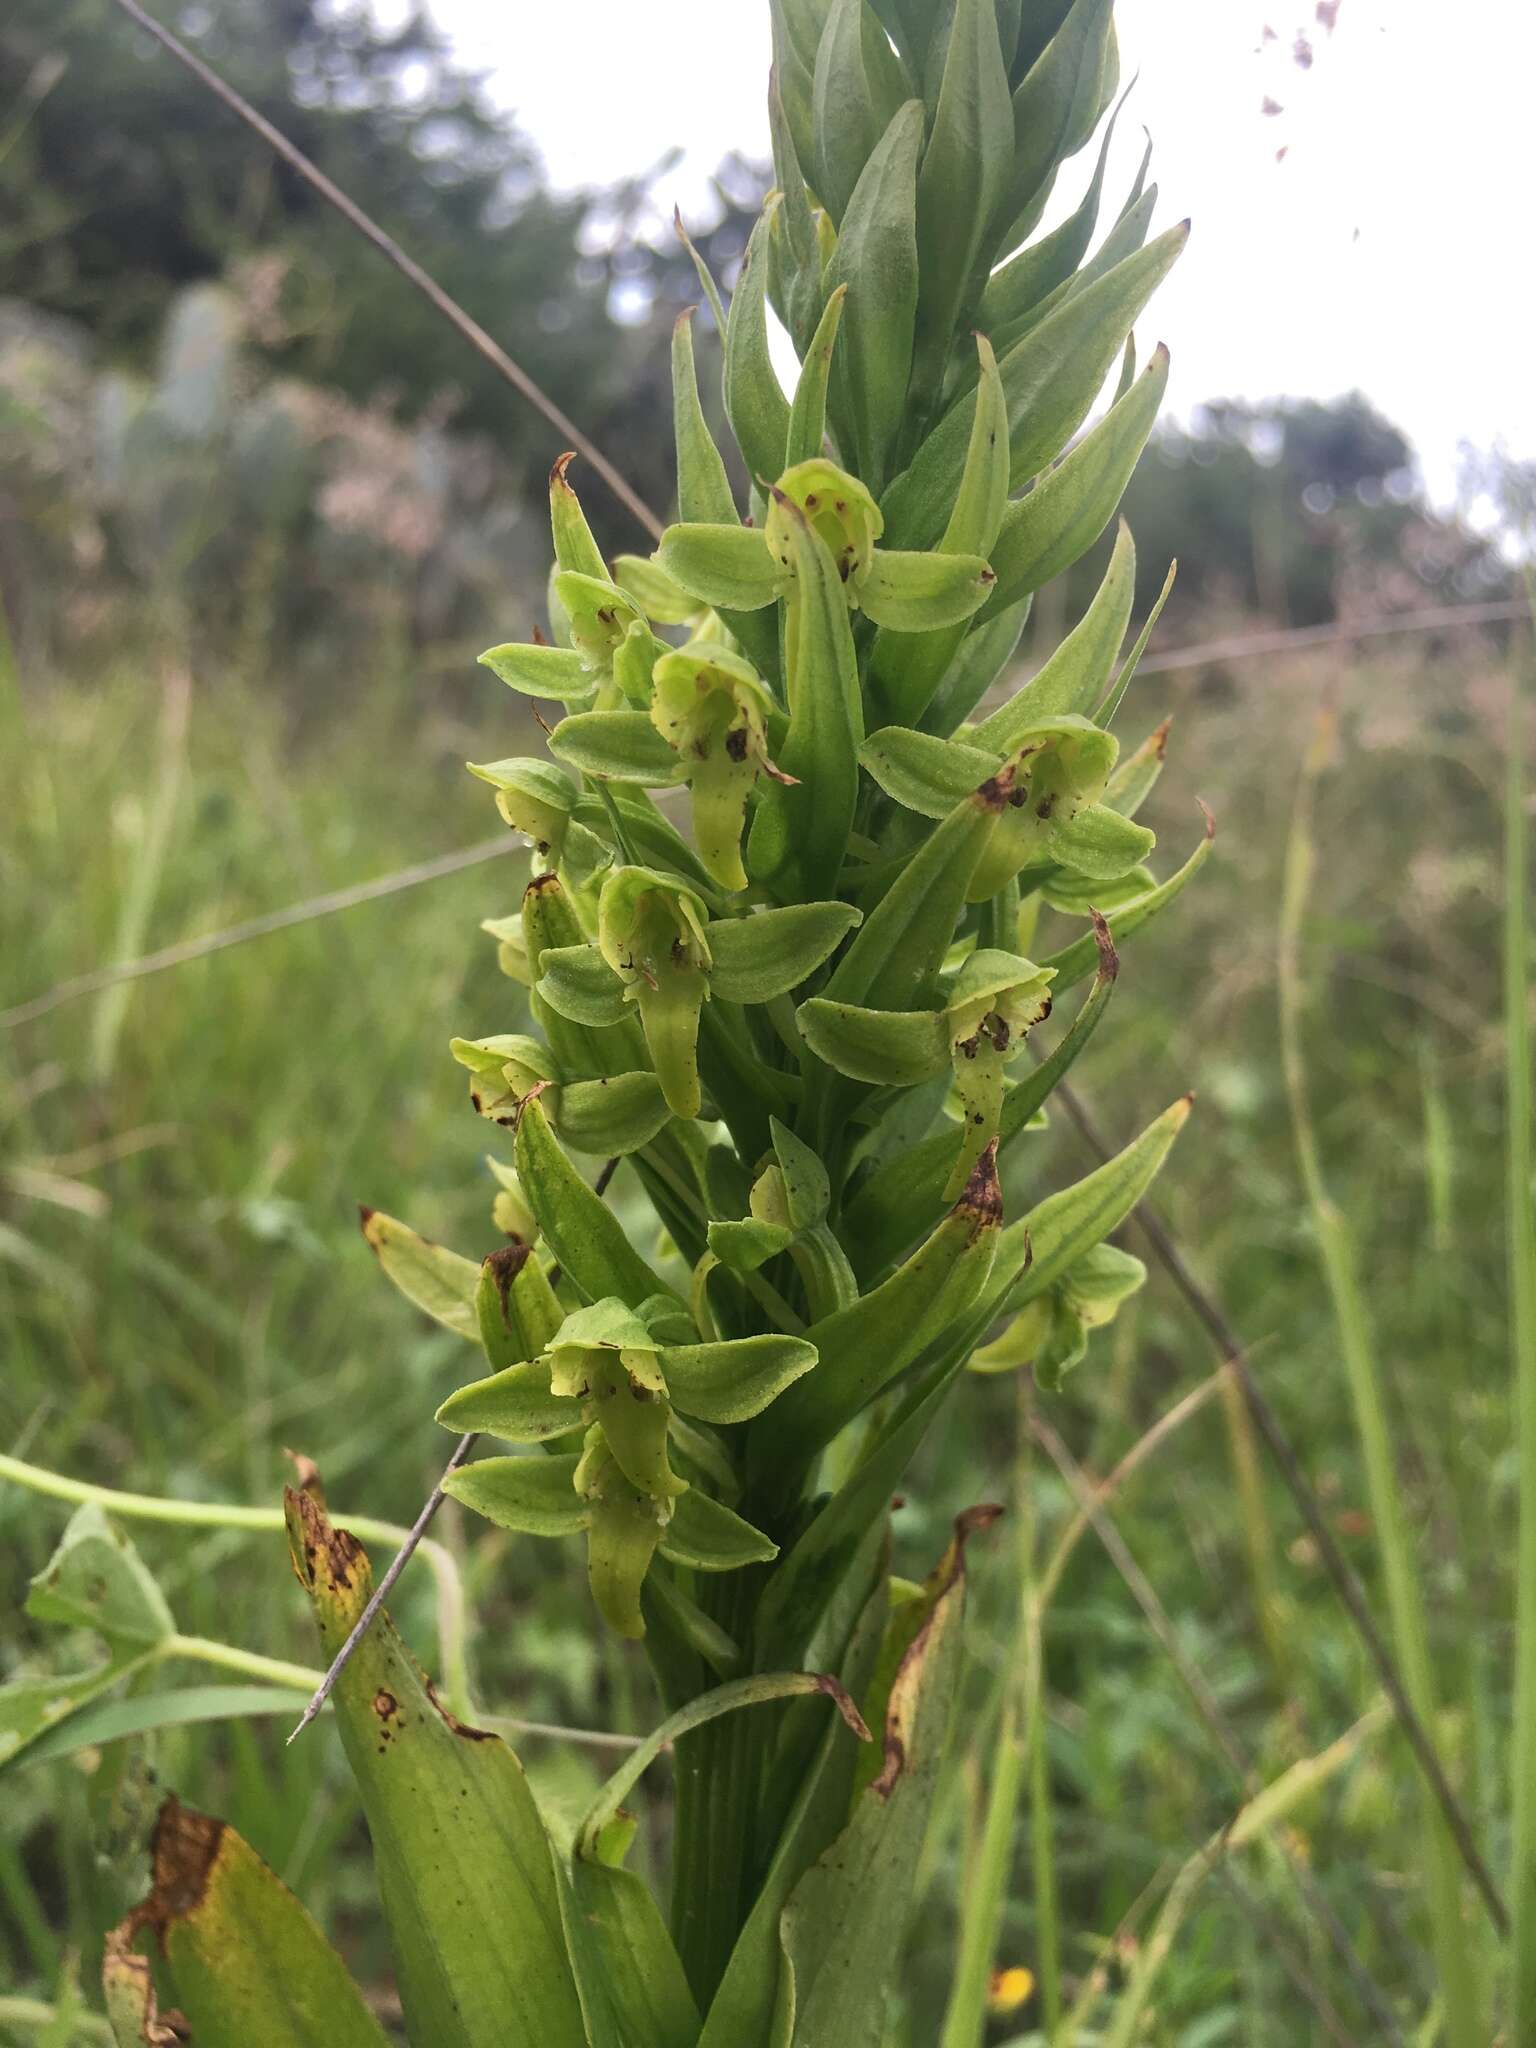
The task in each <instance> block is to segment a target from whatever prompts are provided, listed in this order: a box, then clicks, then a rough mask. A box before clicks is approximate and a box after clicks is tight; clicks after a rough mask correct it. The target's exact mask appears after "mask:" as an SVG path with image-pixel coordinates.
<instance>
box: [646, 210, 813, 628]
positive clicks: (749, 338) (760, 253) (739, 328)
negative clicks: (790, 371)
mask: <svg viewBox="0 0 1536 2048" xmlns="http://www.w3.org/2000/svg"><path fill="white" fill-rule="evenodd" d="M767 289H768V216H767V215H766V214H764V215H763V216H762V218H761V219H760V220H759V221H758V223H757V225H756V227H755V228H753V230H752V235H751V238H750V240H749V241H748V243H747V253H746V255H745V256H744V257H743V258H742V263H741V275H740V276H739V277H738V278H737V280H736V289H735V290H734V291H733V292H732V294H731V307H730V312H729V314H728V315H727V317H726V323H725V409H726V412H727V414H728V415H729V417H730V422H731V431H732V433H734V434H735V436H736V441H737V445H738V446H739V447H740V449H741V452H742V456H743V458H744V459H745V461H746V465H747V471H748V474H749V475H751V476H754V477H760V478H762V479H763V480H764V481H765V482H772V480H773V479H774V478H775V477H776V476H777V475H778V474H779V472H780V471H781V470H782V469H783V468H784V451H785V449H786V447H787V446H788V444H789V400H788V399H787V398H786V397H785V396H784V387H783V386H782V385H781V384H780V382H779V378H778V372H777V371H776V370H775V369H774V367H773V359H772V357H771V356H770V354H769V351H768V322H767ZM663 566H664V567H666V568H667V570H668V573H669V574H671V575H673V576H674V577H675V579H676V580H677V581H678V582H679V583H681V584H682V585H683V588H684V589H685V590H688V589H691V588H692V587H693V586H692V585H691V584H690V583H689V582H688V579H687V578H686V577H685V576H679V575H677V572H676V570H675V569H673V567H672V565H671V563H670V562H666V561H665V560H664V563H663ZM711 601H713V600H711ZM728 601H729V600H727V602H728ZM744 609H750V606H747V607H744Z"/></svg>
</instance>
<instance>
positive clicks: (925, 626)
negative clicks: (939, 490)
mask: <svg viewBox="0 0 1536 2048" xmlns="http://www.w3.org/2000/svg"><path fill="white" fill-rule="evenodd" d="M994 580H995V579H994V577H993V575H992V571H991V570H990V569H989V568H988V567H987V565H986V563H985V562H984V561H983V560H982V559H981V557H980V555H945V554H918V553H913V552H909V551H906V550H903V549H900V548H877V549H876V550H875V556H874V560H873V561H872V562H871V563H870V566H869V571H868V574H867V575H866V576H865V577H864V579H863V581H862V582H861V583H860V585H859V604H860V606H861V608H862V609H863V610H864V611H865V612H867V613H868V614H869V616H870V618H872V619H873V620H874V622H875V624H876V625H877V626H887V627H890V628H891V629H892V630H893V631H894V632H898V633H929V632H932V631H933V630H934V629H935V628H936V627H942V626H956V625H959V623H960V622H961V620H962V619H968V618H969V617H970V616H971V614H972V612H974V611H976V610H978V609H979V608H980V606H982V605H983V604H984V603H985V602H986V600H987V599H988V598H989V597H990V596H991V594H992V585H993V582H994Z"/></svg>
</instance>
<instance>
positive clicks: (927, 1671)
mask: <svg viewBox="0 0 1536 2048" xmlns="http://www.w3.org/2000/svg"><path fill="white" fill-rule="evenodd" d="M1000 1512H1001V1510H1000V1509H998V1508H995V1507H977V1508H971V1509H969V1510H968V1511H967V1512H966V1513H965V1514H963V1515H961V1516H959V1517H958V1518H957V1520H956V1522H955V1533H954V1537H953V1540H952V1541H951V1543H950V1545H949V1548H948V1549H947V1550H946V1552H945V1553H944V1556H943V1558H942V1559H941V1560H940V1562H939V1565H938V1567H937V1569H936V1570H935V1571H934V1572H933V1574H932V1576H931V1577H930V1578H929V1579H928V1580H927V1582H926V1583H925V1585H924V1587H923V1589H922V1593H921V1595H920V1596H919V1598H918V1599H917V1600H916V1601H914V1602H913V1603H912V1604H911V1605H910V1606H907V1607H904V1608H902V1609H899V1610H898V1611H897V1613H896V1614H895V1616H893V1618H892V1622H891V1628H892V1630H893V1631H895V1632H896V1640H897V1641H898V1642H899V1644H900V1649H899V1653H898V1655H897V1656H896V1658H895V1659H894V1660H893V1661H892V1665H891V1667H890V1668H889V1673H888V1677H887V1678H886V1679H885V1681H884V1684H885V1685H886V1686H888V1691H887V1693H886V1696H885V1698H884V1701H883V1762H882V1763H881V1765H880V1768H879V1771H878V1773H877V1775H875V1776H874V1777H873V1778H871V1779H870V1780H869V1781H868V1782H867V1783H865V1784H863V1785H861V1786H860V1787H859V1789H858V1790H857V1791H856V1792H855V1795H854V1801H853V1810H852V1815H851V1817H850V1819H849V1822H848V1825H847V1827H846V1828H844V1830H843V1832H842V1834H841V1835H839V1836H838V1838H837V1840H836V1841H835V1842H834V1843H833V1844H832V1846H831V1848H830V1849H828V1850H827V1852H826V1853H825V1855H823V1856H822V1857H821V1859H820V1860H819V1862H817V1863H815V1864H814V1865H813V1866H812V1867H811V1869H809V1870H808V1871H807V1872H806V1874H805V1876H804V1877H802V1878H801V1880H800V1882H799V1884H798V1885H797V1886H796V1887H795V1890H794V1893H793V1894H792V1896H791V1898H790V1900H789V1903H788V1905H787V1906H786V1907H785V1908H784V1913H783V1916H782V1919H781V1921H780V1933H781V1938H782V1943H783V1955H784V1969H785V1973H786V1979H787V1981H788V1983H789V1984H791V1985H792V1986H793V2010H794V2016H795V2019H794V2039H795V2041H796V2042H804V2043H806V2044H810V2043H812V2042H815V2043H818V2044H819V2043H822V2042H827V2043H832V2042H835V2043H836V2044H837V2048H881V2043H883V2041H884V2040H885V1998H884V1995H883V1994H884V1990H885V1988H886V1987H888V1986H890V1985H892V1984H894V1983H896V1982H897V1980H898V1978H899V1976H900V1974H901V1972H900V1961H899V1958H900V1950H901V1944H902V1942H903V1940H904V1939H905V1936H906V1931H907V1920H908V1916H909V1913H910V1911H911V1906H912V1889H913V1883H914V1877H915V1873H916V1869H917V1863H918V1857H919V1853H920V1851H921V1848H922V1843H923V1837H924V1835H925V1833H926V1831H927V1827H928V1819H929V1814H930V1812H931V1809H932V1806H933V1798H934V1792H935V1789H936V1787H937V1783H938V1772H939V1763H940V1759H941V1757H942V1755H943V1751H944V1743H945V1739H946V1736H947V1733H948V1727H949V1716H950V1710H951V1708H952V1706H953V1704H954V1696H955V1691H956V1686H957V1683H958V1679H959V1672H960V1658H961V1634H962V1624H963V1620H964V1612H965V1545H966V1541H967V1539H968V1538H969V1537H970V1536H972V1535H974V1534H975V1533H976V1532H977V1531H978V1530H981V1529H985V1528H986V1527H988V1526H989V1525H990V1524H991V1523H992V1522H993V1521H995V1520H996V1518H997V1516H998V1514H999V1513H1000ZM881 1688H882V1680H881V1678H880V1675H879V1673H878V1672H877V1675H876V1680H875V1686H874V1690H875V1691H876V1693H878V1692H879V1691H880V1690H881ZM874 1704H875V1705H876V1706H877V1707H879V1706H880V1704H881V1703H880V1702H878V1701H877V1702H875V1703H874Z"/></svg>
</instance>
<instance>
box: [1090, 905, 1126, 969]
mask: <svg viewBox="0 0 1536 2048" xmlns="http://www.w3.org/2000/svg"><path fill="white" fill-rule="evenodd" d="M1088 916H1089V919H1090V921H1091V922H1092V925H1093V943H1094V944H1095V945H1096V946H1097V947H1098V949H1099V970H1098V972H1099V980H1100V981H1113V980H1114V979H1115V977H1116V975H1117V974H1119V972H1120V955H1119V953H1118V951H1117V950H1116V947H1115V935H1114V933H1113V932H1112V931H1111V930H1110V928H1109V920H1108V918H1107V917H1105V915H1104V913H1103V912H1102V911H1099V910H1090V911H1089V913H1088Z"/></svg>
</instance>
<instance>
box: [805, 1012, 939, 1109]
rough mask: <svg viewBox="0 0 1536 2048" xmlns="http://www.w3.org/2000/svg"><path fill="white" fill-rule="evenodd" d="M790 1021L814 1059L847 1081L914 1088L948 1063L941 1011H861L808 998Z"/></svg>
mask: <svg viewBox="0 0 1536 2048" xmlns="http://www.w3.org/2000/svg"><path fill="white" fill-rule="evenodd" d="M795 1021H796V1022H797V1023H798V1024H799V1026H800V1033H801V1036H802V1037H803V1038H804V1040H805V1042H806V1044H807V1045H808V1046H809V1047H810V1048H811V1051H812V1052H813V1053H815V1055H816V1057H817V1058H818V1059H821V1060H825V1061H826V1063H827V1065H828V1066H829V1067H835V1068H836V1070H837V1071H838V1073H840V1074H846V1075H847V1076H848V1077H849V1079H850V1080H854V1081H870V1082H875V1083H879V1084H882V1085H885V1086H888V1087H892V1088H914V1087H916V1086H917V1084H918V1083H919V1082H921V1081H929V1080H932V1079H933V1077H934V1075H935V1074H941V1073H943V1071H944V1069H945V1068H946V1067H947V1066H948V1064H949V1033H948V1031H947V1029H946V1027H945V1017H944V1012H943V1011H942V1010H866V1009H863V1008H861V1007H860V1006H859V1005H857V1004H855V1003H831V1002H828V1001H826V999H825V998H824V997H820V996H813V997H812V998H811V1000H810V1001H809V1002H807V1003H802V1004H801V1005H800V1007H799V1009H798V1010H797V1011H796V1012H795Z"/></svg>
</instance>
